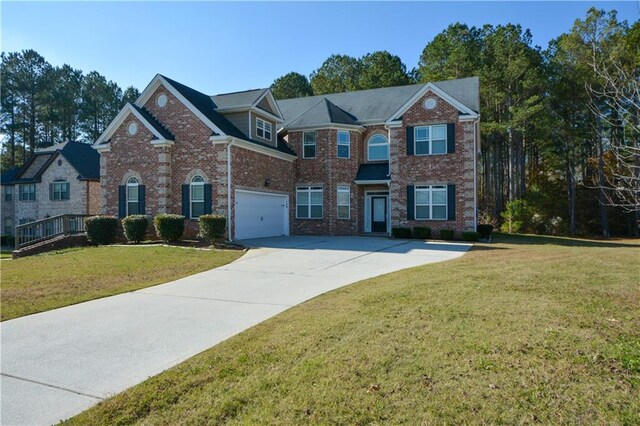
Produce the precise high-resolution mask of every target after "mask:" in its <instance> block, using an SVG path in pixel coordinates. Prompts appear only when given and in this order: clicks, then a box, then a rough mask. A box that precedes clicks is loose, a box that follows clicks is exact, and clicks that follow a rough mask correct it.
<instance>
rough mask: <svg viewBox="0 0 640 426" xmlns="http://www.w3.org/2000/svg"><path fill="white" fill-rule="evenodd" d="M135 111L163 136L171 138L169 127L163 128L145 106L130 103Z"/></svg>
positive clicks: (172, 136)
mask: <svg viewBox="0 0 640 426" xmlns="http://www.w3.org/2000/svg"><path fill="white" fill-rule="evenodd" d="M130 105H131V106H132V107H133V108H135V110H136V111H138V112H139V113H140V115H142V117H143V118H144V119H145V120H146V121H147V123H149V125H151V126H152V127H153V128H154V129H156V130H157V131H158V133H160V134H161V135H162V137H163V138H165V139H167V140H173V138H174V135H173V133H171V132H170V131H169V129H167V128H165V127H164V126H163V125H162V123H160V122H159V121H158V120H156V118H155V117H154V116H153V115H151V114H150V113H149V111H147V110H146V109H145V108H140V107H138V106H136V105H135V104H130Z"/></svg>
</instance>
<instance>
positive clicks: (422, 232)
mask: <svg viewBox="0 0 640 426" xmlns="http://www.w3.org/2000/svg"><path fill="white" fill-rule="evenodd" d="M413 238H417V239H419V240H426V239H427V238H431V228H429V227H428V226H415V227H414V228H413Z"/></svg>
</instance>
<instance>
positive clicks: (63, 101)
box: [0, 50, 140, 171]
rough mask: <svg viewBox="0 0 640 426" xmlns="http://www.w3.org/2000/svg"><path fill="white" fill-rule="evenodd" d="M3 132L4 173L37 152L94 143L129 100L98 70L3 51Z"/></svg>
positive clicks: (130, 91)
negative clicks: (62, 145)
mask: <svg viewBox="0 0 640 426" xmlns="http://www.w3.org/2000/svg"><path fill="white" fill-rule="evenodd" d="M1 60H2V65H1V66H2V68H1V69H0V102H1V108H2V112H1V115H0V128H1V129H2V136H3V138H2V139H3V140H2V145H3V149H2V156H1V166H2V170H3V171H4V170H7V169H9V168H12V167H15V166H19V165H21V164H23V163H24V161H25V160H26V158H28V156H29V155H30V154H31V153H33V151H34V150H35V149H37V148H43V147H47V146H50V145H53V144H56V143H60V142H66V141H70V140H78V141H85V142H89V143H91V142H94V141H95V140H96V139H97V138H98V137H99V136H100V134H101V133H102V132H103V131H104V130H105V129H106V127H107V126H108V125H109V123H110V122H111V120H113V118H114V117H115V116H116V115H117V114H118V112H119V111H120V109H121V108H122V107H123V105H124V104H125V103H126V102H133V101H135V100H136V98H137V97H138V96H139V94H140V92H139V91H138V89H136V88H135V87H133V86H130V87H127V88H126V89H125V90H124V91H123V90H122V88H120V87H119V86H118V85H117V84H116V83H114V82H113V81H110V80H107V79H106V78H105V77H104V76H103V75H101V74H99V73H98V72H96V71H91V72H89V73H88V74H83V72H82V71H80V70H78V69H75V68H73V67H72V66H70V65H67V64H64V65H62V66H52V65H51V64H50V63H49V62H47V61H46V60H45V58H44V57H42V56H41V55H39V54H38V53H37V52H36V51H34V50H23V51H21V52H11V53H5V52H3V53H2V57H1Z"/></svg>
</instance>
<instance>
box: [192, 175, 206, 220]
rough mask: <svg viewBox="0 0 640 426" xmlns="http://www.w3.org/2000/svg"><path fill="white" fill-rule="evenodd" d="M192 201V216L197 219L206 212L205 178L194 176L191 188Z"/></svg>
mask: <svg viewBox="0 0 640 426" xmlns="http://www.w3.org/2000/svg"><path fill="white" fill-rule="evenodd" d="M189 194H190V202H191V218H192V219H195V218H197V217H200V216H202V215H203V214H204V179H203V178H202V176H194V177H193V179H191V185H190V188H189Z"/></svg>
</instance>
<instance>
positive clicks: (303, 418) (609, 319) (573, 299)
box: [68, 235, 640, 425]
mask: <svg viewBox="0 0 640 426" xmlns="http://www.w3.org/2000/svg"><path fill="white" fill-rule="evenodd" d="M639 248H640V241H637V240H636V241H635V242H631V243H629V242H627V243H608V242H597V241H584V240H571V239H562V238H542V237H507V236H500V235H498V236H497V238H496V243H494V244H490V245H487V244H479V245H476V246H475V248H474V249H473V251H471V252H470V253H468V254H466V255H465V256H463V257H462V258H460V259H458V260H455V261H451V262H445V263H440V264H432V265H425V266H422V267H417V268H413V269H409V270H405V271H400V272H397V273H393V274H389V275H386V276H381V277H377V278H374V279H370V280H367V281H363V282H360V283H358V284H355V285H351V286H347V287H344V288H342V289H339V290H336V291H333V292H331V293H329V294H326V295H323V296H320V297H317V298H315V299H313V300H311V301H309V302H307V303H304V304H302V305H300V306H298V307H295V308H292V309H290V310H288V311H286V312H284V313H283V314H281V315H278V316H277V317H274V318H272V319H270V320H268V321H266V322H264V323H261V324H259V325H257V326H256V327H253V328H251V329H250V330H247V331H246V332H244V333H241V334H240V335H238V336H235V337H233V338H231V339H229V340H227V341H225V342H223V343H221V344H220V345H217V346H215V347H213V348H211V349H209V350H207V351H205V352H203V353H201V354H199V355H197V356H195V357H193V358H191V359H189V360H187V361H186V362H184V363H182V364H180V365H178V366H176V367H174V368H172V369H170V370H168V371H166V372H164V373H162V374H160V375H158V376H156V377H153V378H150V379H149V380H147V381H145V382H143V383H141V384H140V385H138V386H135V387H133V388H131V389H129V390H127V391H125V392H123V393H121V394H119V395H116V396H114V397H112V398H110V399H107V400H105V401H104V402H101V403H100V404H99V405H97V406H95V407H94V408H92V409H90V410H88V411H86V412H84V413H82V414H80V415H79V416H77V417H75V418H73V419H71V420H69V421H68V424H86V425H99V424H103V425H111V424H133V423H136V424H148V425H159V424H166V425H173V424H308V423H311V424H358V425H361V424H412V425H413V424H445V423H446V424H464V423H474V424H485V423H491V424H493V423H498V424H519V423H524V424H530V423H544V424H549V423H552V424H558V423H560V424H562V423H565V424H567V423H568V424H576V423H579V424H629V425H631V424H638V423H640V317H639V316H640V285H639V282H638V276H639V274H640V255H639Z"/></svg>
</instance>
